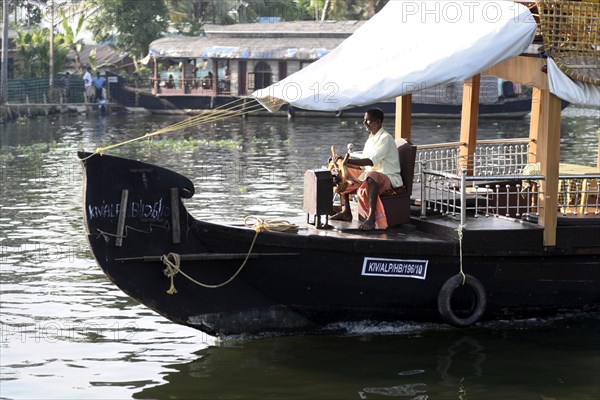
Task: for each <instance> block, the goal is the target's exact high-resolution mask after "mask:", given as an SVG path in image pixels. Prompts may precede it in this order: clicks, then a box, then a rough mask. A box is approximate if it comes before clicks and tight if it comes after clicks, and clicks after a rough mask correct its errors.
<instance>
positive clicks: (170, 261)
mask: <svg viewBox="0 0 600 400" xmlns="http://www.w3.org/2000/svg"><path fill="white" fill-rule="evenodd" d="M250 220H255V223H254V225H252V227H253V228H254V230H255V231H256V233H255V235H254V239H252V243H251V244H250V249H248V253H247V254H246V258H244V261H243V262H242V265H240V267H239V268H238V269H237V271H236V272H235V273H234V274H233V275H232V276H231V277H230V278H229V279H227V280H226V281H225V282H223V283H219V284H216V285H209V284H206V283H202V282H199V281H197V280H196V279H194V278H192V277H191V276H189V275H188V274H186V273H185V272H183V271H182V270H181V256H180V255H179V254H177V253H169V254H167V255H166V256H162V257H161V260H162V263H163V264H164V265H165V267H166V268H165V271H164V273H165V275H166V276H167V277H168V278H169V279H170V280H171V286H170V287H169V290H167V293H168V294H175V293H177V289H176V288H175V283H174V278H175V275H177V274H181V275H183V276H184V277H185V278H187V279H188V280H189V281H190V282H193V283H195V284H196V285H198V286H202V287H205V288H207V289H217V288H220V287H223V286H225V285H227V284H228V283H230V282H232V281H233V280H234V279H235V278H236V277H237V276H238V275H239V274H240V272H242V269H243V268H244V267H245V266H246V262H247V261H248V259H249V258H250V254H252V250H253V249H254V244H255V243H256V238H258V234H259V233H260V232H264V231H277V232H298V225H295V224H293V223H291V222H288V221H284V220H266V219H262V218H259V217H255V216H249V217H246V218H245V219H244V223H245V224H246V226H250V225H249V222H248V221H250Z"/></svg>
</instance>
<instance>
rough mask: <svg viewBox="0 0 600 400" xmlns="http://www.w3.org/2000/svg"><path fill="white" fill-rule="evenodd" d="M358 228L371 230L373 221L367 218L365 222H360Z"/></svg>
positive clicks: (373, 226)
mask: <svg viewBox="0 0 600 400" xmlns="http://www.w3.org/2000/svg"><path fill="white" fill-rule="evenodd" d="M358 229H360V230H361V231H372V230H373V229H375V221H373V220H371V219H370V218H368V219H367V220H366V221H365V222H363V223H362V224H360V226H359V227H358Z"/></svg>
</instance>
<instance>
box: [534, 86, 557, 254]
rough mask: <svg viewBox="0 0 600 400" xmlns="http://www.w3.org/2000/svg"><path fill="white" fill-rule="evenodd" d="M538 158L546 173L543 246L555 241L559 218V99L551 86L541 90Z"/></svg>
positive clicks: (541, 223) (540, 222) (541, 214)
mask: <svg viewBox="0 0 600 400" xmlns="http://www.w3.org/2000/svg"><path fill="white" fill-rule="evenodd" d="M540 92H541V95H540V102H541V104H540V107H539V109H540V111H539V116H536V117H534V116H533V115H532V119H533V118H537V119H538V120H539V131H538V144H537V161H539V162H540V165H541V174H542V175H544V176H545V177H546V179H545V180H544V181H542V183H541V192H542V194H543V196H540V200H541V209H540V217H539V222H538V223H539V224H540V225H542V226H543V227H544V246H554V245H555V244H556V223H557V219H558V211H557V210H558V167H559V163H560V99H559V98H558V97H556V96H555V95H553V94H552V93H550V90H548V89H542V90H540Z"/></svg>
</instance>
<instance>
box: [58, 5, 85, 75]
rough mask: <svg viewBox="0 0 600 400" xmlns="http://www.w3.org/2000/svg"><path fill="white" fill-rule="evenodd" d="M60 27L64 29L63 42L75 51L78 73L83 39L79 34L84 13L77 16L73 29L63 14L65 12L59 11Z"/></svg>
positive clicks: (80, 70)
mask: <svg viewBox="0 0 600 400" xmlns="http://www.w3.org/2000/svg"><path fill="white" fill-rule="evenodd" d="M61 19H62V21H61V27H62V29H63V31H64V35H63V37H64V43H65V45H66V46H67V47H68V48H69V49H70V50H72V51H73V52H74V53H75V69H76V70H77V72H78V73H81V72H82V68H81V57H80V53H81V50H82V49H83V46H84V44H85V43H84V41H83V39H82V38H80V37H79V36H80V34H81V31H82V28H83V22H84V21H85V15H84V14H81V15H80V16H79V18H78V19H77V24H76V26H75V29H73V28H72V27H71V25H69V19H68V18H67V16H66V15H65V12H64V11H63V12H62V13H61Z"/></svg>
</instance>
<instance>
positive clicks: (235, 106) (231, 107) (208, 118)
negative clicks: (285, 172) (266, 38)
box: [86, 97, 263, 159]
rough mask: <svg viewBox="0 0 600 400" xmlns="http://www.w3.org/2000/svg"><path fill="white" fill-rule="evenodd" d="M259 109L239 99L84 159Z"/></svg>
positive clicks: (101, 150) (107, 147) (114, 145)
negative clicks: (140, 141)
mask: <svg viewBox="0 0 600 400" xmlns="http://www.w3.org/2000/svg"><path fill="white" fill-rule="evenodd" d="M261 109H263V106H262V105H261V104H260V103H259V102H258V101H256V99H253V98H249V97H244V98H239V99H236V100H233V101H231V102H229V103H227V104H224V105H222V106H219V107H216V108H214V109H211V110H209V112H201V113H200V114H198V115H194V116H192V117H190V118H187V119H185V120H183V121H179V122H177V123H175V124H173V125H170V126H167V127H165V128H162V129H159V130H157V131H154V132H148V133H146V134H144V135H142V136H138V137H135V138H133V139H128V140H124V141H122V142H119V143H115V144H111V145H109V146H106V147H98V148H97V149H96V150H95V151H94V153H92V154H91V155H90V156H88V157H86V159H87V158H90V157H92V156H93V155H95V154H99V155H103V154H104V153H106V152H107V151H109V150H112V149H115V148H117V147H120V146H123V145H126V144H130V143H133V142H137V141H139V140H142V139H150V138H152V137H154V136H157V135H163V134H167V133H171V132H175V131H179V130H182V129H185V128H190V127H193V126H196V125H200V124H206V123H209V122H215V121H223V120H226V119H228V118H233V117H239V116H242V115H246V114H248V113H251V112H254V111H258V110H261Z"/></svg>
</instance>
